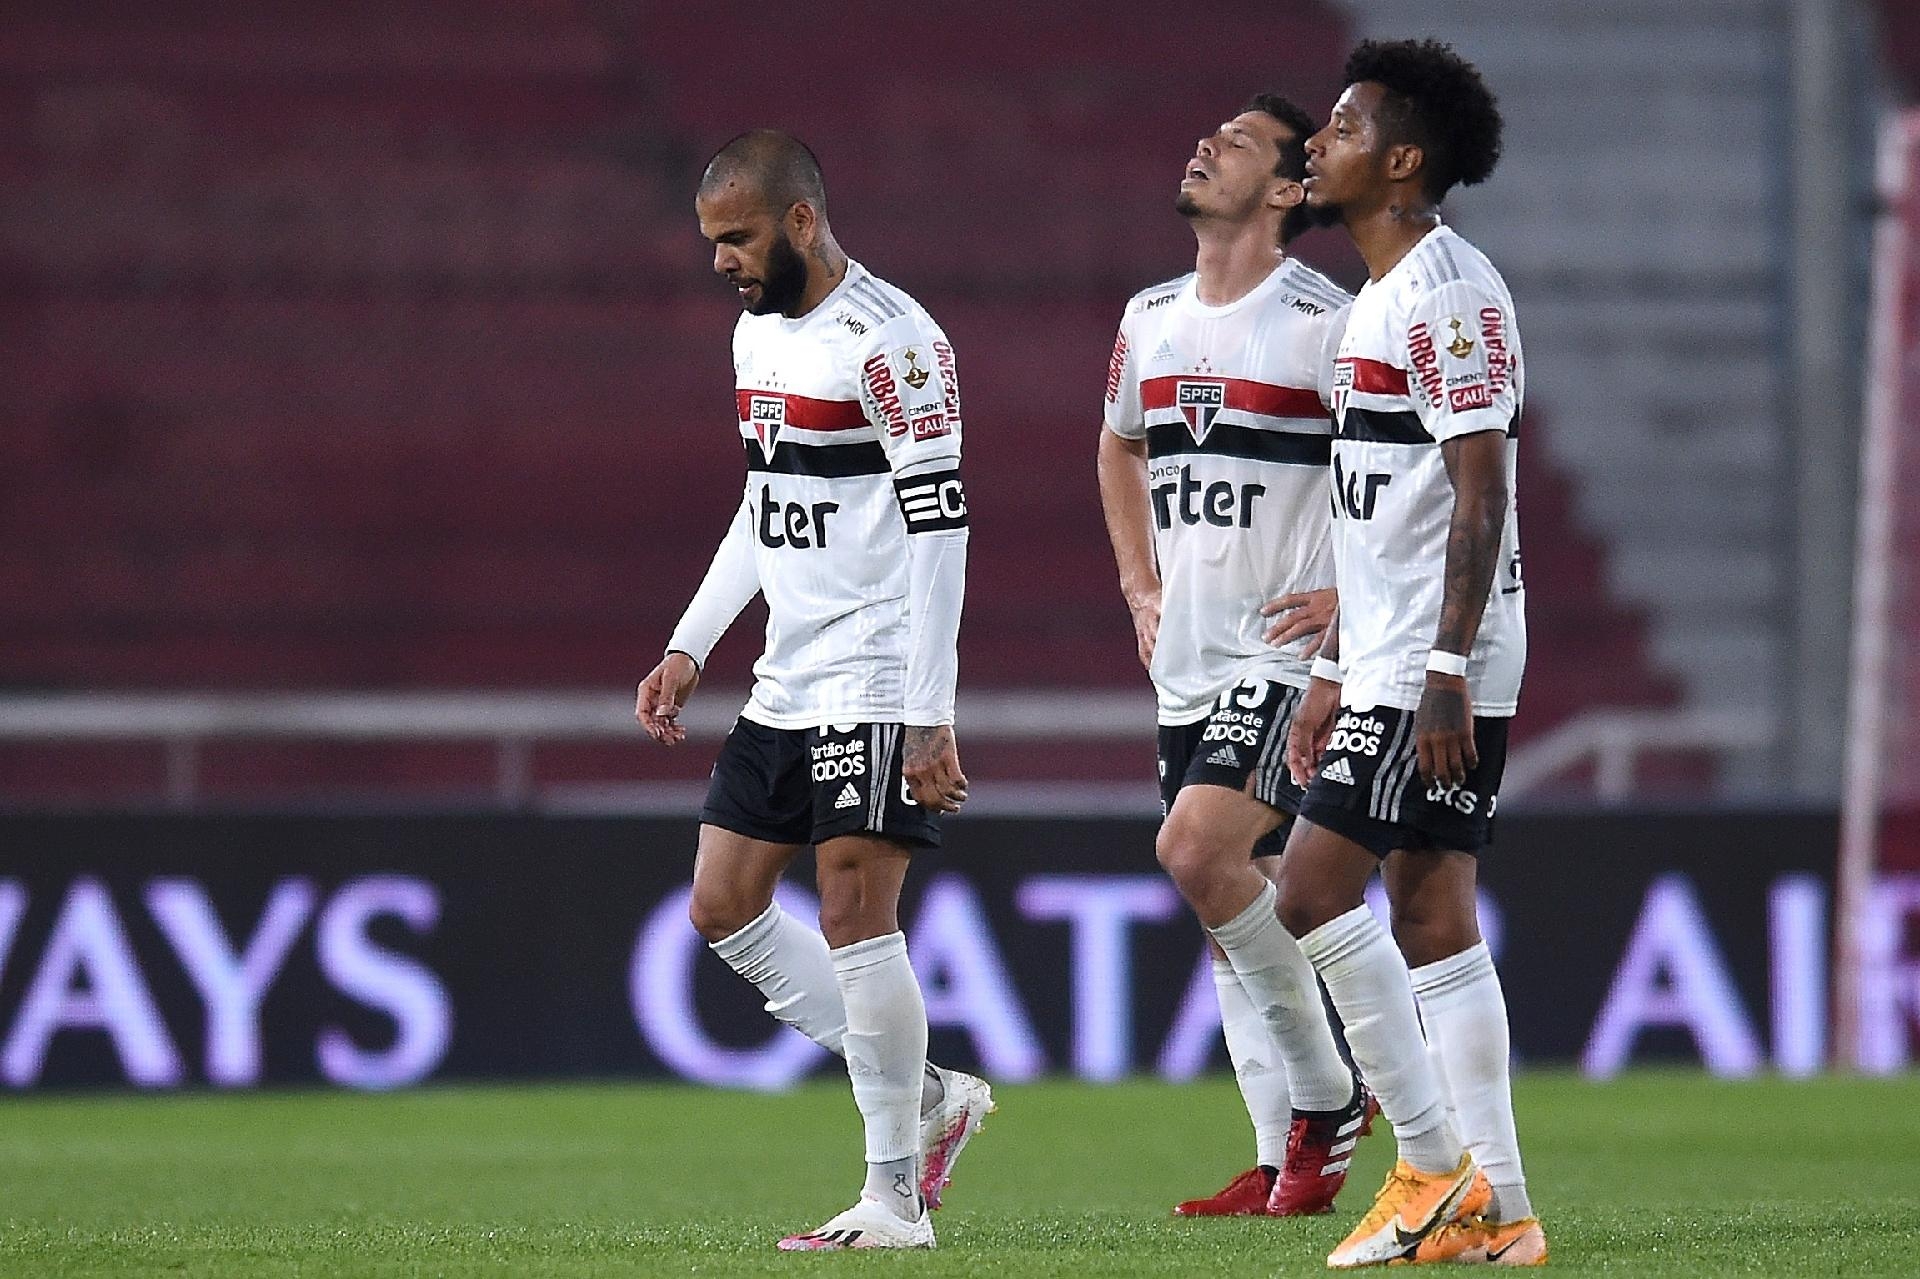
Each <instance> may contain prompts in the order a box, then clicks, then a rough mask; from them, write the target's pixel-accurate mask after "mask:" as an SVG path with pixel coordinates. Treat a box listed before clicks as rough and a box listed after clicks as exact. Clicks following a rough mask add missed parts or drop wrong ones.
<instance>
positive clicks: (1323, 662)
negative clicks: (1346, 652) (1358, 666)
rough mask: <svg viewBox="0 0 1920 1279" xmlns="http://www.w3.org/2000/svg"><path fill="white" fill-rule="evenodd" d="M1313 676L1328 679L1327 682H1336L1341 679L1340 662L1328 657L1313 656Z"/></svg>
mask: <svg viewBox="0 0 1920 1279" xmlns="http://www.w3.org/2000/svg"><path fill="white" fill-rule="evenodd" d="M1313 678H1315V679H1323V680H1326V681H1328V682H1329V683H1333V684H1338V683H1339V682H1340V680H1341V675H1340V663H1338V662H1336V661H1334V660H1333V659H1332V658H1330V657H1316V658H1314V659H1313Z"/></svg>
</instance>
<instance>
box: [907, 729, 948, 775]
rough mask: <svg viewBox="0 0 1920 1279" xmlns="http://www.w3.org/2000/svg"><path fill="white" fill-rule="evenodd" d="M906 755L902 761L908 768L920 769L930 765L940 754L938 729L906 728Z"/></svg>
mask: <svg viewBox="0 0 1920 1279" xmlns="http://www.w3.org/2000/svg"><path fill="white" fill-rule="evenodd" d="M906 737H907V753H906V758H905V760H904V761H903V762H904V764H905V766H906V767H908V768H920V767H922V766H924V765H927V764H931V763H932V762H933V760H934V757H935V756H936V755H938V754H939V753H940V728H939V727H938V726H935V727H932V728H917V727H915V726H913V725H911V724H909V725H908V726H907V734H906Z"/></svg>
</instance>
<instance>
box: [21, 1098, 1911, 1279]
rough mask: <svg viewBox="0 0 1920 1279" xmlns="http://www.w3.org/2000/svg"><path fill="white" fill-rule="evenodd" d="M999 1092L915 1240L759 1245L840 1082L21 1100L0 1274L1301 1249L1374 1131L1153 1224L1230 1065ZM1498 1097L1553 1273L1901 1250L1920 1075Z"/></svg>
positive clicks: (1880, 1270)
mask: <svg viewBox="0 0 1920 1279" xmlns="http://www.w3.org/2000/svg"><path fill="white" fill-rule="evenodd" d="M1000 1096H1001V1109H1000V1113H999V1114H998V1115H995V1116H994V1118H993V1119H992V1120H991V1121H990V1122H989V1124H988V1125H987V1129H986V1131H985V1132H984V1133H983V1134H982V1135H981V1136H980V1137H978V1138H977V1139H976V1140H975V1142H974V1144H973V1146H972V1147H971V1148H970V1149H969V1150H968V1152H967V1155H966V1157H965V1159H964V1161H963V1162H962V1164H961V1166H960V1170H959V1173H960V1175H959V1180H958V1182H957V1183H956V1185H955V1186H954V1188H953V1190H952V1191H951V1192H950V1195H949V1199H948V1207H947V1209H946V1210H945V1211H943V1212H941V1213H940V1214H938V1216H937V1217H936V1218H935V1221H936V1226H937V1229H938V1231H939V1235H940V1247H939V1249H938V1250H937V1251H935V1252H932V1253H925V1254H916V1255H901V1254H893V1253H880V1254H871V1253H870V1254H824V1255H822V1254H816V1255H809V1256H787V1255H783V1254H780V1253H777V1252H775V1251H774V1250H773V1243H774V1241H775V1240H776V1239H777V1238H778V1237H779V1236H780V1235H781V1234H782V1233H785V1232H787V1231H791V1230H794V1229H798V1228H803V1227H807V1226H810V1225H813V1224H816V1223H817V1222H818V1221H819V1220H821V1219H823V1218H825V1217H827V1216H829V1215H831V1214H832V1213H833V1212H835V1211H837V1210H839V1209H840V1208H842V1207H844V1206H845V1205H846V1204H847V1203H848V1202H850V1201H851V1199H852V1196H853V1194H854V1193H855V1191H856V1190H857V1188H858V1177H859V1172H860V1168H859V1162H858V1161H859V1155H860V1147H859V1141H858V1135H857V1134H858V1126H857V1121H856V1117H855V1114H854V1110H853V1103H852V1100H851V1098H850V1097H849V1095H848V1093H847V1089H846V1085H845V1083H844V1081H841V1082H831V1081H829V1082H822V1083H817V1084H813V1085H810V1086H808V1087H806V1088H804V1089H802V1090H800V1091H798V1092H796V1093H792V1094H789V1095H785V1096H753V1095H743V1094H733V1093H716V1092H704V1091H698V1090H693V1089H687V1088H679V1087H649V1086H640V1085H604V1086H575V1087H555V1088H484V1089H481V1088H471V1089H470V1088H445V1089H429V1090H425V1091H419V1092H412V1093H403V1094H397V1095H392V1096H379V1097H370V1096H349V1095H342V1094H337V1093H292V1094H277V1095H253V1096H213V1095H205V1096H187V1097H165V1098H156V1097H113V1098H86V1097H79V1098H60V1099H40V1098H34V1099H23V1098H16V1099H14V1100H12V1101H10V1102H8V1103H7V1104H6V1105H5V1107H4V1108H0V1274H4V1275H7V1276H13V1275H20V1276H35V1277H36V1279H40V1277H49V1279H52V1277H63V1276H82V1275H86V1276H92V1275H103V1276H104V1275H113V1276H121V1275H168V1276H173V1275H191V1276H222V1277H226V1276H253V1275H272V1276H301V1277H308V1276H319V1275H352V1276H399V1275H420V1276H430V1275H431V1276H440V1275H444V1276H477V1275H490V1276H491V1275H500V1276H506V1275H514V1276H544V1275H560V1276H579V1275H609V1276H611V1275H621V1276H629V1275H653V1274H661V1275H667V1274H699V1275H702V1276H706V1275H762V1274H768V1275H772V1274H781V1275H793V1274H805V1275H809V1276H817V1275H823V1274H828V1273H843V1272H844V1273H859V1274H863V1275H866V1274H874V1275H877V1274H881V1273H886V1274H901V1275H913V1276H923V1275H982V1274H993V1275H996V1276H1002V1277H1004V1279H1024V1277H1026V1276H1052V1275H1059V1276H1069V1275H1070V1276H1081V1275H1129V1276H1131V1275H1206V1276H1230V1275H1246V1276H1267V1275H1287V1274H1299V1275H1310V1274H1320V1273H1324V1272H1325V1271H1324V1262H1325V1256H1326V1253H1327V1251H1328V1250H1329V1249H1330V1248H1331V1247H1332V1246H1333V1245H1334V1243H1335V1242H1337V1240H1338V1238H1339V1236H1340V1235H1341V1234H1342V1233H1343V1232H1344V1230H1345V1229H1346V1227H1347V1226H1349V1225H1350V1224H1351V1223H1352V1222H1353V1220H1354V1219H1355V1218H1356V1216H1357V1215H1358V1214H1359V1213H1360V1212H1361V1211H1362V1210H1363V1209H1364V1208H1365V1206H1366V1204H1367V1201H1368V1199H1369V1197H1370V1195H1371V1193H1372V1191H1374V1190H1375V1189H1376V1188H1377V1187H1378V1184H1379V1181H1380V1179H1381V1177H1382V1176H1383V1175H1384V1171H1385V1167H1386V1162H1387V1160H1388V1158H1389V1153H1390V1140H1389V1139H1388V1138H1387V1137H1386V1136H1385V1135H1384V1131H1382V1133H1380V1134H1377V1135H1376V1136H1374V1137H1372V1138H1370V1139H1368V1140H1367V1141H1365V1142H1363V1143H1362V1145H1361V1156H1360V1158H1359V1159H1358V1160H1357V1161H1356V1163H1355V1173H1354V1178H1353V1181H1352V1182H1351V1183H1350V1184H1349V1186H1348V1189H1347V1191H1346V1193H1345V1195H1344V1196H1343V1200H1342V1211H1341V1212H1340V1213H1339V1214H1338V1215H1336V1216H1334V1217H1323V1218H1318V1219H1315V1220H1310V1221H1297V1220H1296V1221H1267V1220H1238V1221H1195V1222H1182V1221H1174V1220H1173V1219H1171V1218H1170V1217H1169V1216H1168V1215H1167V1209H1168V1207H1169V1205H1171V1204H1172V1203H1173V1201H1174V1200H1176V1199H1177V1198H1180V1197H1182V1196H1185V1195H1189V1194H1194V1193H1199V1192H1204V1191H1210V1190H1212V1189H1214V1188H1215V1186H1216V1185H1217V1184H1219V1183H1220V1182H1221V1181H1223V1180H1224V1179H1225V1178H1226V1176H1227V1175H1228V1174H1231V1173H1233V1172H1236V1171H1238V1170H1239V1169H1240V1168H1241V1167H1243V1166H1244V1165H1245V1164H1246V1163H1247V1162H1248V1154H1249V1152H1250V1145H1251V1141H1250V1138H1249V1137H1248V1136H1247V1135H1246V1132H1245V1128H1246V1118H1245V1114H1244V1112H1242V1111H1241V1110H1240V1107H1239V1099H1238V1096H1237V1095H1236V1094H1235V1093H1234V1091H1233V1089H1232V1086H1231V1083H1230V1082H1229V1081H1226V1080H1220V1079H1215V1080H1209V1081H1206V1082H1204V1083H1200V1084H1195V1085H1189V1086H1176V1085H1166V1084H1160V1083H1145V1082H1142V1083H1132V1084H1124V1085H1119V1086H1115V1087H1107V1088H1099V1087H1091V1086H1087V1085H1082V1084H1072V1083H1049V1084H1040V1085H1033V1086H1027V1087H1008V1088H1003V1089H1001V1090H1000ZM1518 1106H1519V1113H1520V1129H1521V1138H1522V1143H1523V1146H1524V1149H1525V1151H1526V1155H1527V1160H1528V1170H1529V1174H1530V1181H1531V1184H1532V1188H1533V1193H1534V1196H1535V1202H1536V1205H1537V1206H1538V1207H1539V1209H1540V1210H1541V1213H1542V1215H1543V1216H1544V1218H1545V1220H1546V1223H1547V1227H1548V1231H1549V1235H1550V1238H1551V1240H1552V1247H1553V1253H1554V1264H1553V1269H1554V1270H1555V1271H1557V1272H1558V1273H1561V1274H1564V1275H1587V1274H1593V1275H1617V1276H1668V1275H1674V1276H1679V1275H1685V1276H1710V1275H1845V1276H1849V1277H1853V1276H1862V1275H1889V1276H1892V1275H1902V1276H1905V1275H1914V1274H1916V1273H1920V1076H1917V1077H1909V1078H1904V1079H1896V1080H1889V1081H1853V1080H1838V1079H1835V1080H1818V1081H1814V1082H1810V1083H1786V1082H1781V1081H1771V1080H1770V1081H1757V1082H1752V1083H1738V1084H1728V1083H1716V1082H1713V1081H1710V1080H1707V1079H1704V1078H1701V1077H1699V1076H1696V1075H1692V1074H1682V1073H1674V1074H1665V1073H1647V1074H1640V1075H1634V1076H1630V1077H1627V1078H1625V1079H1622V1080H1620V1081H1618V1082H1615V1083H1612V1084H1608V1085H1595V1084H1590V1083H1586V1082H1583V1081H1580V1080H1577V1079H1573V1078H1570V1077H1567V1076H1563V1075H1552V1074H1538V1073H1534V1074H1528V1075H1525V1076H1523V1077H1522V1078H1521V1079H1520V1081H1519V1084H1518Z"/></svg>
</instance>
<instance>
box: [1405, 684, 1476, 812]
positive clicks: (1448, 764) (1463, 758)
mask: <svg viewBox="0 0 1920 1279" xmlns="http://www.w3.org/2000/svg"><path fill="white" fill-rule="evenodd" d="M1413 740H1414V749H1415V751H1416V752H1417V753H1418V755H1419V759H1420V776H1421V777H1423V778H1425V779H1426V780H1427V781H1428V782H1436V783H1438V784H1440V785H1442V786H1464V785H1466V782H1467V773H1468V771H1469V770H1470V769H1472V768H1474V767H1475V766H1476V765H1478V764H1479V763H1480V753H1479V752H1478V751H1477V750H1475V749H1474V745H1473V697H1472V695H1471V694H1469V693H1468V692H1467V681H1466V679H1465V678H1464V677H1462V676H1459V675H1442V674H1439V673H1438V672H1436V671H1428V672H1427V688H1426V691H1425V692H1423V693H1422V694H1421V695H1420V709H1418V710H1416V711H1415V712H1414V713H1413Z"/></svg>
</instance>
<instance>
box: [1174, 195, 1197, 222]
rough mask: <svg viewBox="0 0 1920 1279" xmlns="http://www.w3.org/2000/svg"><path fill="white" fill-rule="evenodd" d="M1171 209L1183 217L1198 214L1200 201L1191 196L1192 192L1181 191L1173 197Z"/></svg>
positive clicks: (1195, 216) (1194, 216)
mask: <svg viewBox="0 0 1920 1279" xmlns="http://www.w3.org/2000/svg"><path fill="white" fill-rule="evenodd" d="M1173 211H1174V212H1175V213H1178V214H1179V215H1180V216H1181V217H1183V218H1197V217H1199V216H1200V202H1199V201H1197V200H1195V199H1194V198H1193V192H1191V191H1182V192H1181V193H1180V194H1179V195H1176V196H1174V197H1173Z"/></svg>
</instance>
